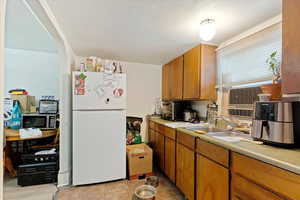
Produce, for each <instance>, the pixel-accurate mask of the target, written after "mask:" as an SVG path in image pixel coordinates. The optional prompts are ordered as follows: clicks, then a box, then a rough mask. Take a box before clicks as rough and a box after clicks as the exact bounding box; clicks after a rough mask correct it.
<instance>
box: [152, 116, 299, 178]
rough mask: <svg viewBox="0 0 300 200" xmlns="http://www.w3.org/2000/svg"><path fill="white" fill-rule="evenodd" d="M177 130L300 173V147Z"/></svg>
mask: <svg viewBox="0 0 300 200" xmlns="http://www.w3.org/2000/svg"><path fill="white" fill-rule="evenodd" d="M150 120H151V121H154V122H156V123H159V124H162V125H166V124H169V123H172V122H171V121H167V120H163V119H158V118H151V119H150ZM176 130H178V131H181V132H184V133H186V134H189V135H192V136H194V137H198V138H200V139H201V140H204V141H207V142H210V143H212V144H216V145H219V146H222V147H224V148H226V149H229V150H231V151H233V152H237V153H240V154H243V155H246V156H249V157H251V158H255V159H257V160H260V161H262V162H265V163H268V164H271V165H274V166H276V167H279V168H282V169H285V170H288V171H291V172H294V173H296V174H299V175H300V148H297V149H285V148H279V147H274V146H270V145H265V144H262V145H260V144H253V143H250V142H246V141H240V142H226V141H223V140H220V139H217V138H214V137H211V136H208V135H205V134H199V133H196V132H194V131H190V130H187V129H184V128H176Z"/></svg>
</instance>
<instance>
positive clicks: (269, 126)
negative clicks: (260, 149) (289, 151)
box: [251, 101, 300, 147]
mask: <svg viewBox="0 0 300 200" xmlns="http://www.w3.org/2000/svg"><path fill="white" fill-rule="evenodd" d="M299 132H300V102H282V101H269V102H256V103H255V112H254V119H253V125H252V130H251V136H252V137H253V138H254V139H256V140H259V141H263V142H264V143H267V144H272V145H277V146H282V147H295V146H299V145H300V133H299Z"/></svg>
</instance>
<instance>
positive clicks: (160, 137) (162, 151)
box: [156, 133, 165, 170]
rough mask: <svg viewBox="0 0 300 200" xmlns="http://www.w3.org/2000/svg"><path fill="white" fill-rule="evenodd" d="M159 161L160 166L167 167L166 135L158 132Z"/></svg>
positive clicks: (162, 168) (161, 167)
mask: <svg viewBox="0 0 300 200" xmlns="http://www.w3.org/2000/svg"><path fill="white" fill-rule="evenodd" d="M156 148H157V161H158V167H159V168H160V169H161V170H164V167H165V136H164V135H162V134H160V133H157V145H156Z"/></svg>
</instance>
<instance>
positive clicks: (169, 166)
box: [165, 137, 176, 183]
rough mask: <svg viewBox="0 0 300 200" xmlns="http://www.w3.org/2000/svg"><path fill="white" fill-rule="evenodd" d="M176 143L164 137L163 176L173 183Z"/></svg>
mask: <svg viewBox="0 0 300 200" xmlns="http://www.w3.org/2000/svg"><path fill="white" fill-rule="evenodd" d="M175 156H176V143H175V141H174V140H172V139H170V138H168V137H165V174H166V175H167V176H168V177H169V179H170V180H171V181H173V182H174V183H175V165H176V163H175V160H176V157H175Z"/></svg>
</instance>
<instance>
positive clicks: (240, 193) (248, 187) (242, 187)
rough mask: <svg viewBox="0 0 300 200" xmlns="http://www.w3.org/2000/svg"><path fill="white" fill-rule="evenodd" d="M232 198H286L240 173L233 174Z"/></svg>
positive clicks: (250, 199) (246, 199)
mask: <svg viewBox="0 0 300 200" xmlns="http://www.w3.org/2000/svg"><path fill="white" fill-rule="evenodd" d="M231 199H232V200H260V199H261V200H264V199H267V200H284V199H283V198H281V197H280V196H278V195H276V194H274V193H272V192H270V191H268V190H266V189H264V188H262V187H260V186H258V185H256V184H255V183H253V182H252V181H249V180H247V179H245V178H243V177H241V176H239V175H236V174H234V173H233V174H232V179H231Z"/></svg>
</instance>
